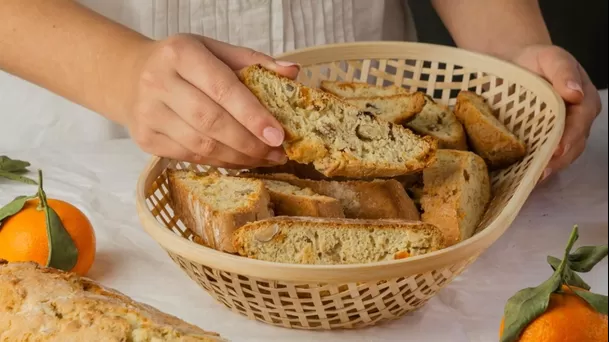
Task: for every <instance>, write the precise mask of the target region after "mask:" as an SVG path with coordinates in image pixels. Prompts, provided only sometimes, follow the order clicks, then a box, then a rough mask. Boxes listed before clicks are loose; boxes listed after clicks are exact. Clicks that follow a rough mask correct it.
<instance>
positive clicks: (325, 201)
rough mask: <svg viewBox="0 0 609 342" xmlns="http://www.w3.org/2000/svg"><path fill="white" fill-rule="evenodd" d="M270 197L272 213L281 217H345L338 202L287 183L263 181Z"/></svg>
mask: <svg viewBox="0 0 609 342" xmlns="http://www.w3.org/2000/svg"><path fill="white" fill-rule="evenodd" d="M262 181H263V183H264V185H265V186H266V189H267V190H268V192H269V194H270V196H271V202H272V203H273V212H274V213H275V215H278V216H281V215H285V216H310V217H345V214H344V213H343V207H342V205H341V204H340V202H339V201H338V200H337V199H336V198H333V197H328V196H323V195H320V194H317V193H316V192H314V191H313V190H311V189H309V188H306V187H299V186H296V185H292V184H290V183H288V182H284V181H279V180H273V179H263V180H262Z"/></svg>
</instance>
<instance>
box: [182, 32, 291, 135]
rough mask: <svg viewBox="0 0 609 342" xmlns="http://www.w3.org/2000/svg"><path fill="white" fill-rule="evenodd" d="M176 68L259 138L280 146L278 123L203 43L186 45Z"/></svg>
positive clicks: (282, 132) (282, 133)
mask: <svg viewBox="0 0 609 342" xmlns="http://www.w3.org/2000/svg"><path fill="white" fill-rule="evenodd" d="M176 70H177V72H178V74H179V75H180V76H181V77H182V78H183V79H184V80H186V81H188V82H189V83H191V84H192V85H194V86H195V87H197V88H199V89H200V90H201V91H203V92H204V93H205V94H207V96H209V97H210V98H211V99H212V100H214V101H215V102H216V103H218V104H219V105H220V106H222V107H223V108H224V109H225V110H226V111H227V112H228V113H230V114H231V115H232V116H233V117H234V118H235V119H237V121H239V123H241V124H242V125H243V126H244V127H245V128H247V129H248V130H249V131H250V132H252V134H254V135H255V136H256V137H258V138H259V139H260V140H262V141H263V142H265V143H266V144H268V145H270V146H279V145H281V143H282V142H283V139H284V131H283V128H282V127H281V125H280V124H279V122H278V121H277V120H276V119H275V118H274V117H273V116H272V115H271V113H269V112H268V110H267V109H266V108H265V107H264V106H263V105H262V104H261V103H260V101H258V99H257V98H256V97H255V96H254V94H252V93H251V92H250V90H249V89H248V88H247V87H246V86H245V85H244V84H243V83H242V82H241V81H240V80H239V78H238V77H237V75H236V74H235V73H234V71H233V70H232V69H231V68H230V67H228V66H227V65H226V64H224V63H223V62H222V61H220V60H219V59H218V58H217V57H216V56H214V55H213V54H212V53H211V52H210V51H209V50H208V49H207V48H206V47H205V46H204V45H203V44H202V43H200V42H199V43H198V44H188V45H187V46H185V48H184V51H182V53H181V55H180V58H179V59H178V63H177V66H176Z"/></svg>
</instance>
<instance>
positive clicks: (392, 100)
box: [344, 92, 426, 125]
mask: <svg viewBox="0 0 609 342" xmlns="http://www.w3.org/2000/svg"><path fill="white" fill-rule="evenodd" d="M344 100H345V102H347V103H349V104H352V105H354V106H356V107H357V108H360V109H362V110H364V111H367V112H370V113H372V114H374V115H376V116H377V117H378V118H381V119H383V120H385V121H389V122H393V123H395V124H399V125H402V124H404V123H407V122H408V121H409V120H410V119H412V118H413V117H414V116H415V115H417V114H418V113H419V112H421V110H422V109H423V106H425V102H426V101H425V95H423V93H421V92H416V93H412V94H401V95H391V96H383V97H381V96H377V97H351V98H345V99H344Z"/></svg>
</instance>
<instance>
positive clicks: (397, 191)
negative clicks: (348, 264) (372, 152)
mask: <svg viewBox="0 0 609 342" xmlns="http://www.w3.org/2000/svg"><path fill="white" fill-rule="evenodd" d="M242 176H245V177H254V178H260V179H274V180H281V181H284V182H287V183H290V184H292V185H296V186H299V187H303V188H309V189H311V190H313V191H314V192H315V193H318V194H321V195H325V196H329V197H333V198H336V199H337V200H338V201H340V203H341V205H342V207H343V211H344V213H345V216H346V217H347V218H357V219H404V220H419V218H420V215H419V211H418V210H417V208H416V206H415V205H414V203H413V201H412V200H411V199H410V197H408V194H407V193H406V191H405V190H404V188H403V186H402V185H401V184H400V182H398V181H397V180H393V179H377V180H372V181H361V180H354V181H342V182H338V181H331V180H310V179H301V178H298V177H296V176H294V175H291V174H251V173H244V174H242Z"/></svg>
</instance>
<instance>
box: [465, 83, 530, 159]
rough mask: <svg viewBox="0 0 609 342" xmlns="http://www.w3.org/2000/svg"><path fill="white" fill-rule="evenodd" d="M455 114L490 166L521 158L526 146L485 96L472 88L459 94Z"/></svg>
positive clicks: (475, 147) (471, 141)
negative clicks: (494, 112) (472, 90)
mask: <svg viewBox="0 0 609 342" xmlns="http://www.w3.org/2000/svg"><path fill="white" fill-rule="evenodd" d="M455 114H456V115H457V118H458V119H459V121H461V123H462V124H463V126H464V127H465V130H466V132H467V135H468V137H469V142H470V145H471V147H472V150H473V151H474V152H476V153H477V154H478V155H480V156H481V157H482V159H484V161H486V163H487V164H488V166H489V168H491V169H500V168H503V167H507V166H509V165H512V164H514V163H516V162H518V161H520V160H521V159H522V158H524V156H525V155H526V153H527V147H526V145H525V144H524V142H523V141H522V140H520V138H518V137H517V136H516V135H514V134H513V133H512V132H510V130H509V129H507V127H505V125H503V124H502V123H501V122H500V121H499V120H498V119H497V118H496V117H495V116H494V115H493V110H492V108H491V106H489V104H488V103H487V102H486V100H485V99H484V98H483V97H482V96H480V95H478V94H476V93H474V92H471V91H461V92H460V93H459V95H458V96H457V104H456V105H455Z"/></svg>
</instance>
